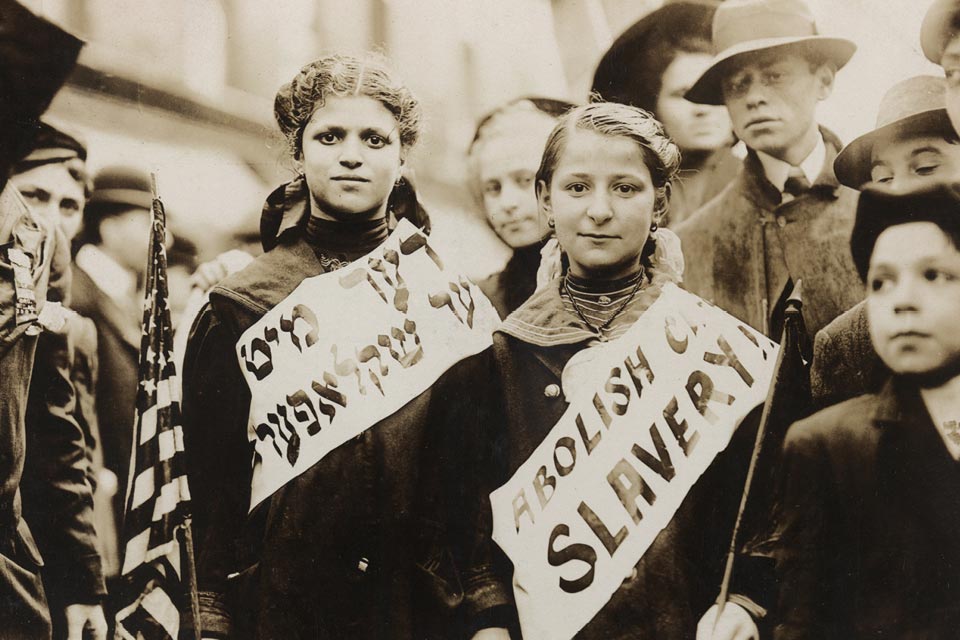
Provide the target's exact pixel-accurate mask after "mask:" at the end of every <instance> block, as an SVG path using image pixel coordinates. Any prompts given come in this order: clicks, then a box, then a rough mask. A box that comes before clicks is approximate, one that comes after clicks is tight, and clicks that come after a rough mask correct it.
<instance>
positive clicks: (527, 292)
mask: <svg viewBox="0 0 960 640" xmlns="http://www.w3.org/2000/svg"><path fill="white" fill-rule="evenodd" d="M542 246H543V245H542V243H539V242H538V243H537V244H535V245H532V246H529V247H521V248H519V249H516V250H515V251H514V252H513V255H512V256H510V259H509V260H508V261H507V264H506V266H504V268H503V271H500V272H499V273H494V274H493V275H491V276H488V277H487V278H484V279H483V280H482V281H480V283H479V284H478V286H479V287H480V290H481V291H483V295H485V296H487V298H489V300H490V302H491V303H493V308H494V309H496V310H497V313H498V314H500V317H501V318H506V317H507V316H508V315H510V314H511V313H513V312H514V311H515V310H516V309H517V308H518V307H519V306H520V305H521V304H523V303H524V302H526V300H527V298H529V297H530V296H532V295H533V292H534V291H536V289H537V269H538V268H539V267H540V247H542Z"/></svg>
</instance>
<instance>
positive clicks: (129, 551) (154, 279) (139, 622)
mask: <svg viewBox="0 0 960 640" xmlns="http://www.w3.org/2000/svg"><path fill="white" fill-rule="evenodd" d="M154 192H156V189H155V188H154ZM165 227H166V221H165V215H164V211H163V204H162V203H161V202H160V200H159V198H158V197H156V193H154V201H153V225H152V232H151V237H150V257H149V262H148V265H147V280H146V287H145V290H146V293H145V298H144V305H143V333H142V336H141V340H140V367H139V382H140V384H139V387H138V389H137V407H136V431H135V436H134V444H133V451H132V452H131V464H130V479H129V483H128V485H127V486H128V489H127V497H126V508H125V510H124V512H125V516H124V522H123V532H122V537H121V546H122V549H123V565H122V569H121V572H120V578H121V580H120V588H119V592H118V596H119V598H118V611H117V614H116V621H117V624H116V634H115V638H117V639H118V640H119V639H122V640H141V639H142V640H168V639H169V640H180V639H185V638H192V639H193V638H195V639H197V640H199V638H200V635H199V628H198V625H197V624H195V621H196V620H197V615H196V612H197V604H196V597H197V596H196V580H195V575H194V568H193V549H192V541H191V539H190V489H189V487H188V483H187V472H186V460H185V453H184V448H183V428H182V424H181V417H180V381H179V379H178V378H177V372H176V365H175V364H174V360H173V331H172V328H171V324H170V309H169V307H168V304H167V296H168V287H167V254H166V248H165V247H164V240H165V237H166V229H165Z"/></svg>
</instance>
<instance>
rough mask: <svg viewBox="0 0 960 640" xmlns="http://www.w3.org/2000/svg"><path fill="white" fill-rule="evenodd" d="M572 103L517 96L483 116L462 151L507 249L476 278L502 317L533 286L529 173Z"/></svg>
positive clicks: (542, 232) (534, 218) (534, 222)
mask: <svg viewBox="0 0 960 640" xmlns="http://www.w3.org/2000/svg"><path fill="white" fill-rule="evenodd" d="M573 107H574V105H573V104H571V103H569V102H564V101H562V100H552V99H549V98H534V97H531V98H520V99H518V100H512V101H511V102H508V103H507V104H504V105H502V106H500V107H498V108H497V109H495V110H494V111H493V112H491V113H489V114H488V115H486V116H485V117H484V118H483V119H482V120H481V121H480V124H479V125H478V126H477V131H476V133H475V134H474V136H473V142H471V143H470V148H469V149H468V150H467V160H468V163H469V166H468V171H469V175H468V181H469V186H470V190H471V192H472V193H473V196H474V199H475V200H476V201H477V203H478V204H479V205H480V207H482V209H483V213H484V215H485V216H486V220H487V223H488V224H489V225H490V228H491V229H493V231H494V232H495V233H496V234H497V236H498V237H499V238H500V239H501V240H502V241H503V242H504V244H506V245H507V246H508V247H510V248H511V249H512V250H513V254H512V255H511V256H510V259H509V260H508V261H507V264H506V266H505V267H504V269H503V271H501V272H499V273H495V274H493V275H491V276H490V277H488V278H487V279H485V280H483V281H482V282H480V288H481V289H483V293H484V294H485V295H486V296H487V297H488V298H489V299H490V301H491V302H493V305H494V306H495V307H496V309H497V312H498V313H499V314H500V315H501V317H504V318H505V317H507V316H508V315H509V314H510V313H512V312H513V311H514V310H515V309H516V308H517V307H519V306H520V305H521V304H522V303H523V302H524V301H525V300H526V299H527V298H529V297H530V296H531V295H533V292H534V290H535V289H536V288H537V267H538V266H539V265H540V249H541V247H542V246H543V238H544V237H545V236H547V235H549V233H548V231H549V229H548V228H547V226H546V223H545V222H544V221H543V220H541V218H540V212H539V211H538V207H537V195H536V193H535V191H534V176H535V174H536V172H537V166H538V165H539V164H540V156H541V155H542V154H543V144H544V142H546V140H547V136H548V135H549V134H550V131H551V130H552V129H553V127H554V126H555V125H556V124H557V118H558V117H559V116H561V115H563V114H564V113H565V112H567V111H569V110H570V109H572V108H573Z"/></svg>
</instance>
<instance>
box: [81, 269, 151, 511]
mask: <svg viewBox="0 0 960 640" xmlns="http://www.w3.org/2000/svg"><path fill="white" fill-rule="evenodd" d="M73 271H74V278H73V289H72V302H71V307H72V308H73V309H74V310H76V311H77V313H80V314H81V315H84V316H86V317H87V318H90V319H91V320H93V322H94V324H95V325H96V326H97V361H98V375H99V379H98V380H97V388H96V403H95V404H96V414H97V421H98V423H99V428H100V439H101V443H102V449H103V466H105V467H106V468H107V469H109V470H110V471H112V472H113V473H115V474H116V476H117V493H116V495H115V496H114V499H113V510H114V513H115V514H116V516H117V524H118V525H119V523H120V514H122V513H123V508H124V499H125V496H126V490H127V475H128V473H129V470H130V451H131V449H132V447H133V429H134V420H135V413H136V401H137V380H138V373H139V372H138V360H139V357H140V325H139V319H138V318H136V317H134V316H133V315H132V313H130V312H129V311H127V310H123V309H121V308H120V307H119V306H117V304H116V303H115V302H114V301H113V300H111V299H110V298H109V297H108V296H107V294H105V293H104V292H103V291H102V290H101V289H100V288H99V287H97V285H96V284H94V282H93V280H91V279H90V276H89V275H87V273H86V272H85V271H84V270H83V269H81V268H79V267H74V270H73ZM117 528H118V530H119V526H118V527H117Z"/></svg>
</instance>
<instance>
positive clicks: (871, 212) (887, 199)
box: [850, 183, 960, 281]
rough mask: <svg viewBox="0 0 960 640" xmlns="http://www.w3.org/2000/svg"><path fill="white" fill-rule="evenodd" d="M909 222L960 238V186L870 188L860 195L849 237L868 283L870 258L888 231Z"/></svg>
mask: <svg viewBox="0 0 960 640" xmlns="http://www.w3.org/2000/svg"><path fill="white" fill-rule="evenodd" d="M908 222H932V223H934V224H935V225H937V226H938V227H940V228H941V229H943V230H944V232H945V233H947V234H948V235H951V236H952V237H957V235H958V234H960V184H957V183H953V184H946V183H933V184H928V185H924V186H922V187H921V188H919V189H916V190H913V191H895V190H892V189H890V188H888V187H883V186H881V185H871V186H870V187H868V188H866V189H864V190H863V192H862V193H861V194H860V201H859V202H858V204H857V216H856V220H855V222H854V223H853V232H852V233H851V235H850V252H851V254H852V255H853V264H854V265H855V266H856V267H857V273H859V274H860V279H861V280H863V281H866V279H867V270H868V269H869V267H870V256H871V254H873V247H874V245H875V244H876V242H877V238H878V237H880V234H881V233H883V232H884V231H885V230H886V229H888V228H890V227H893V226H896V225H898V224H906V223H908Z"/></svg>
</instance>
